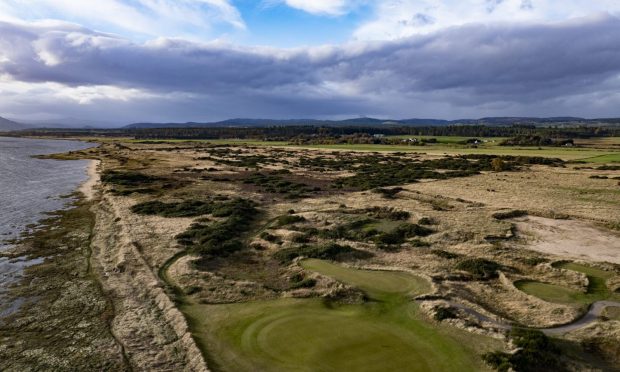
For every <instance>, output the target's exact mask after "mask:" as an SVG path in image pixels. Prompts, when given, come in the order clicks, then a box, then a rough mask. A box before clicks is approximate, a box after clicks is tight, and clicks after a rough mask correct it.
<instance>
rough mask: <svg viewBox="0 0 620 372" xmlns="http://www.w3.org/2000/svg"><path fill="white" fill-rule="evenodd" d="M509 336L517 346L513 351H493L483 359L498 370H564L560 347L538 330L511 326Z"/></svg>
mask: <svg viewBox="0 0 620 372" xmlns="http://www.w3.org/2000/svg"><path fill="white" fill-rule="evenodd" d="M510 337H511V338H512V342H513V344H514V345H515V346H516V347H517V348H518V350H517V351H516V352H514V353H505V352H501V351H495V352H491V353H487V354H485V355H484V360H485V361H486V362H487V363H488V364H489V365H491V366H492V367H493V368H495V369H496V370H498V371H500V372H507V371H510V370H513V371H518V372H547V371H558V372H559V371H566V370H567V368H566V366H565V364H564V363H563V362H562V360H561V352H560V348H559V347H558V346H557V345H555V344H554V343H553V341H552V340H551V339H550V338H549V337H547V336H545V334H543V333H542V332H540V331H536V330H531V329H522V328H513V330H512V332H511V334H510Z"/></svg>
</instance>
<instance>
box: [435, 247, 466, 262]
mask: <svg viewBox="0 0 620 372" xmlns="http://www.w3.org/2000/svg"><path fill="white" fill-rule="evenodd" d="M431 253H432V254H434V255H435V256H438V257H441V258H446V259H448V260H453V259H455V258H459V257H461V255H460V254H456V253H452V252H448V251H444V250H441V249H433V250H432V251H431Z"/></svg>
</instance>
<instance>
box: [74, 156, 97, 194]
mask: <svg viewBox="0 0 620 372" xmlns="http://www.w3.org/2000/svg"><path fill="white" fill-rule="evenodd" d="M99 163H100V161H99V160H91V161H90V164H89V165H88V168H87V170H86V171H87V173H88V179H87V180H86V182H84V183H83V184H82V185H80V188H79V191H80V192H81V193H82V194H84V197H86V200H93V198H94V197H95V187H96V186H97V184H98V183H99V172H97V167H98V166H99Z"/></svg>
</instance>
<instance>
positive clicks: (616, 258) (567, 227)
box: [516, 216, 620, 264]
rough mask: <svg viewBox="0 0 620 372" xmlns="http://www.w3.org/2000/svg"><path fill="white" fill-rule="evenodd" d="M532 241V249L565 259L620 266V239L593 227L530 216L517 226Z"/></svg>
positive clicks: (575, 222) (591, 225) (580, 223)
mask: <svg viewBox="0 0 620 372" xmlns="http://www.w3.org/2000/svg"><path fill="white" fill-rule="evenodd" d="M516 225H517V228H518V230H519V231H520V232H522V233H525V234H526V235H527V236H528V238H529V239H531V241H530V242H529V243H528V244H527V248H528V249H532V250H535V251H538V252H543V253H548V254H554V255H558V256H562V257H565V258H576V259H583V260H588V261H603V262H612V263H616V264H620V239H619V238H618V236H617V235H616V234H614V233H613V232H610V231H604V230H603V229H600V228H597V227H596V226H594V225H593V224H591V223H588V222H584V221H580V220H554V219H551V218H543V217H534V216H529V217H527V218H523V219H519V220H518V222H517V223H516Z"/></svg>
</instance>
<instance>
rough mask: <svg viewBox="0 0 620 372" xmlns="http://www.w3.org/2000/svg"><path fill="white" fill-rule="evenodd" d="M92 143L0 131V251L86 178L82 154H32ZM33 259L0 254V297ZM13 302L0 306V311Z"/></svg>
mask: <svg viewBox="0 0 620 372" xmlns="http://www.w3.org/2000/svg"><path fill="white" fill-rule="evenodd" d="M92 146H93V145H92V144H89V143H86V142H76V141H56V140H38V139H24V138H8V137H0V251H2V250H6V249H8V248H9V247H10V244H9V243H8V241H9V240H11V239H15V238H18V237H19V236H20V234H22V233H24V232H25V231H27V229H28V226H29V225H31V224H36V222H37V221H39V220H41V219H42V218H44V217H45V213H46V212H52V211H55V210H58V209H61V208H64V207H66V206H67V204H68V203H70V202H71V199H67V198H66V197H63V196H66V195H68V194H71V193H72V192H73V191H75V190H76V188H77V187H78V186H79V185H80V184H81V183H82V182H84V181H86V179H87V178H88V175H87V167H88V161H86V160H77V161H61V160H48V159H35V158H33V157H32V155H46V154H53V153H59V152H66V151H75V150H82V149H85V148H88V147H92ZM36 263H37V261H35V260H27V259H26V258H24V257H22V258H18V259H11V260H9V259H7V258H3V257H0V302H1V300H2V292H4V291H5V290H6V288H7V286H8V285H9V284H10V283H11V282H12V281H15V280H17V279H18V278H19V275H20V272H21V271H22V270H23V268H24V267H27V266H30V265H33V264H36ZM0 305H1V304H0ZM4 305H7V304H6V303H5V304H4ZM13 305H16V304H13ZM3 307H4V309H3ZM14 307H15V306H9V308H8V309H7V306H0V316H2V315H6V314H7V313H8V312H10V311H11V310H14Z"/></svg>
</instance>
